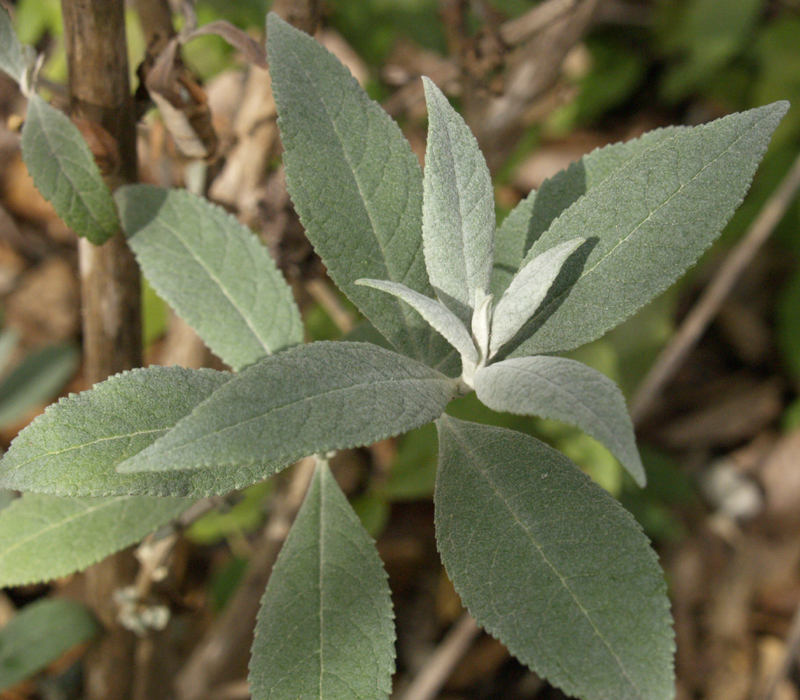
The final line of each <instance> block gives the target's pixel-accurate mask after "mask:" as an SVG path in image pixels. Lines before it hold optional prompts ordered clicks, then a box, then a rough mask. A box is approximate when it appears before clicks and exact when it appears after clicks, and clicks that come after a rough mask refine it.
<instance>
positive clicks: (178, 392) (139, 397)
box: [0, 367, 286, 497]
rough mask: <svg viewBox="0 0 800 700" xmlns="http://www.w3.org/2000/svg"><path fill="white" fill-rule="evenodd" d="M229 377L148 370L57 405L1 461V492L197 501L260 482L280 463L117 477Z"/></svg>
mask: <svg viewBox="0 0 800 700" xmlns="http://www.w3.org/2000/svg"><path fill="white" fill-rule="evenodd" d="M232 376H233V375H231V374H229V373H227V372H215V371H214V370H210V369H201V370H192V369H184V368H182V367H147V368H145V369H135V370H132V371H130V372H123V373H122V374H118V375H116V376H115V377H111V378H110V379H108V380H107V381H105V382H102V383H100V384H97V385H96V386H95V387H94V388H93V389H91V390H89V391H84V392H83V393H81V394H73V395H71V396H69V397H67V398H64V399H61V400H60V401H59V402H58V403H56V404H54V405H52V406H49V407H48V408H47V409H46V410H45V412H44V414H43V415H41V416H39V417H38V418H36V419H35V420H34V421H33V422H32V423H31V424H30V425H29V426H28V427H27V428H25V429H24V430H23V431H22V432H21V433H20V434H19V435H18V436H17V437H16V439H15V440H14V441H13V442H12V443H11V447H10V449H9V451H8V452H7V453H6V455H5V456H4V457H3V459H2V460H0V484H1V485H2V488H12V489H17V490H20V491H36V492H40V493H50V494H54V495H57V496H118V495H139V496H180V497H201V496H208V495H212V494H226V493H229V492H230V491H233V490H235V489H238V488H242V487H243V486H247V485H249V484H252V483H254V482H256V481H260V480H261V479H265V478H266V477H268V476H270V475H271V474H273V473H275V472H276V471H277V470H278V469H279V468H280V467H283V466H285V464H286V462H280V463H272V462H264V461H260V462H258V463H256V464H255V466H252V467H241V468H237V469H226V470H219V471H211V470H206V469H204V470H200V471H185V472H181V473H179V474H170V475H164V474H119V473H117V471H116V470H115V468H116V466H117V465H118V464H120V463H122V462H124V461H125V460H126V459H128V458H129V457H132V456H133V455H135V454H136V453H137V452H139V451H141V450H143V449H144V448H146V447H148V446H149V445H151V444H152V443H153V442H154V441H155V440H156V439H157V438H159V437H161V436H162V435H164V434H165V433H166V432H167V431H169V430H170V429H171V428H173V427H174V426H175V424H176V423H177V422H178V421H179V420H180V419H181V418H183V417H184V416H186V415H188V414H189V413H190V412H191V411H192V409H193V408H194V407H195V406H197V404H199V403H200V402H202V401H204V400H205V399H206V398H208V397H209V396H210V395H211V394H212V393H213V392H214V391H216V390H217V389H218V388H219V387H221V386H222V385H223V384H224V383H225V382H227V381H228V380H229V379H230V378H231V377H232Z"/></svg>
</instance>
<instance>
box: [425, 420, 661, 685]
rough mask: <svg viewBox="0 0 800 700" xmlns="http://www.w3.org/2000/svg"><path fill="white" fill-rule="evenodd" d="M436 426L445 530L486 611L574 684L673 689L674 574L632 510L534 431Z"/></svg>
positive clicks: (445, 553)
mask: <svg viewBox="0 0 800 700" xmlns="http://www.w3.org/2000/svg"><path fill="white" fill-rule="evenodd" d="M437 426H438V428H439V439H440V455H441V456H440V463H439V473H438V475H437V481H436V496H435V504H436V537H437V542H438V546H439V551H440V553H441V555H442V561H443V562H444V564H445V567H446V568H447V572H448V574H449V576H450V578H451V580H452V581H453V583H454V584H455V587H456V590H457V591H458V593H459V594H460V596H461V599H462V601H463V602H464V604H465V605H466V606H467V608H468V609H469V611H470V612H471V613H472V615H473V616H474V617H475V619H476V620H477V621H478V622H479V623H480V624H482V625H483V626H484V627H485V628H486V630H487V631H488V632H490V633H491V634H493V635H495V636H496V637H497V638H498V639H500V640H501V641H502V642H503V643H504V644H505V645H506V646H507V647H508V649H509V651H510V652H511V653H512V654H514V655H515V656H516V657H517V658H519V659H520V660H521V661H522V662H524V663H525V664H527V665H528V666H530V667H531V668H532V669H533V670H534V671H535V672H536V673H538V674H539V675H541V676H543V677H544V678H546V679H547V680H548V681H550V682H551V683H553V684H554V685H556V686H558V687H560V688H561V689H562V690H564V692H566V693H567V694H568V695H575V696H578V697H581V698H584V700H645V699H646V700H671V699H672V698H673V697H674V693H675V688H674V678H673V673H672V654H673V651H674V643H673V634H672V629H671V627H670V614H669V600H668V599H667V595H666V584H665V582H664V578H663V574H662V572H661V570H660V568H659V566H658V562H657V560H656V556H655V553H654V552H653V551H652V549H650V547H649V544H648V542H647V538H645V536H644V535H643V534H642V531H641V528H640V527H639V525H638V524H637V523H636V522H635V521H634V519H633V517H632V516H631V515H630V514H629V513H628V512H627V511H625V510H624V509H623V508H622V507H621V506H620V505H619V503H617V502H616V501H615V500H614V499H613V498H612V497H611V496H609V495H608V494H607V493H606V492H605V491H603V490H602V489H601V488H600V487H599V486H597V485H596V484H594V483H593V482H592V481H591V479H589V477H588V476H586V475H585V474H584V473H583V472H581V471H580V470H579V469H577V467H576V466H575V465H574V464H572V462H570V461H569V460H568V459H567V458H566V457H564V455H562V454H561V453H560V452H557V451H555V450H554V449H552V448H550V447H548V446H547V445H545V444H544V443H541V442H539V441H538V440H536V439H534V438H532V437H529V436H527V435H523V434H521V433H516V432H513V431H509V430H504V429H502V428H495V427H491V426H482V425H477V424H474V423H464V422H461V421H458V420H456V419H454V418H450V417H443V418H442V419H441V420H439V421H438V422H437Z"/></svg>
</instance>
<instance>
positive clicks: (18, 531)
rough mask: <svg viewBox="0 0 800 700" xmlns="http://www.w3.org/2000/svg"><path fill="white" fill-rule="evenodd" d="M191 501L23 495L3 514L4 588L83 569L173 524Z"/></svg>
mask: <svg viewBox="0 0 800 700" xmlns="http://www.w3.org/2000/svg"><path fill="white" fill-rule="evenodd" d="M193 502H194V501H192V500H190V499H184V498H148V497H146V496H114V497H111V498H59V497H58V496H50V495H47V494H40V493H24V494H22V496H21V497H20V498H18V499H16V500H15V501H14V502H13V503H12V504H11V505H10V506H8V507H6V508H4V509H3V510H2V511H0V586H20V585H25V584H28V583H35V582H37V581H49V580H51V579H54V578H59V577H61V576H66V575H67V574H71V573H74V572H75V571H80V570H81V569H85V568H86V567H87V566H90V565H91V564H94V563H95V562H98V561H100V560H101V559H104V558H105V557H107V556H108V555H110V554H113V553H114V552H118V551H119V550H121V549H124V548H125V547H127V546H129V545H132V544H134V543H135V542H138V541H139V540H141V539H142V538H143V537H144V536H145V535H148V534H150V533H151V532H153V531H154V530H157V529H158V528H159V527H161V526H162V525H165V524H166V523H168V522H170V521H171V520H174V519H175V518H177V517H178V516H179V515H180V514H181V513H183V512H184V511H185V510H186V509H187V508H189V506H191V505H192V503H193Z"/></svg>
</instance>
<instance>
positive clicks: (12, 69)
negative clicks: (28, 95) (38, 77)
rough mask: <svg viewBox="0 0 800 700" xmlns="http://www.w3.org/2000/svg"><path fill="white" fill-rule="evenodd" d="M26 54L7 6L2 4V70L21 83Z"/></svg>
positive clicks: (0, 11)
mask: <svg viewBox="0 0 800 700" xmlns="http://www.w3.org/2000/svg"><path fill="white" fill-rule="evenodd" d="M25 69H26V66H25V54H24V53H23V52H22V44H20V43H19V39H18V38H17V33H16V32H15V31H14V25H13V23H12V22H11V17H10V16H9V14H8V10H6V8H5V7H2V6H0V70H2V71H4V72H6V73H8V74H9V75H10V76H11V77H12V78H14V80H16V81H17V83H19V82H20V81H21V80H22V76H23V75H24V74H25Z"/></svg>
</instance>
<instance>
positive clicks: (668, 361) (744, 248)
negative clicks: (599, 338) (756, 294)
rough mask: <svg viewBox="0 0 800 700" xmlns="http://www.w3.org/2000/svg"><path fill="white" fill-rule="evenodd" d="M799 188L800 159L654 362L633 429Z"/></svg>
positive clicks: (635, 404) (634, 409) (637, 400)
mask: <svg viewBox="0 0 800 700" xmlns="http://www.w3.org/2000/svg"><path fill="white" fill-rule="evenodd" d="M799 187H800V156H798V157H797V159H796V160H795V161H794V163H793V165H792V167H791V169H790V170H789V172H788V173H787V174H786V176H785V177H784V178H783V181H782V182H781V184H780V186H779V187H778V189H776V190H775V192H774V193H773V194H772V196H771V197H770V198H769V199H768V200H767V203H766V204H765V205H764V207H763V208H762V209H761V212H760V213H759V215H758V217H757V218H756V220H755V221H754V222H753V223H752V225H751V226H750V229H749V230H748V231H747V233H746V234H745V236H744V238H742V240H741V241H739V243H738V244H737V245H736V247H735V248H734V249H733V250H732V251H731V252H730V253H729V254H728V257H727V258H726V260H725V262H724V263H723V264H722V267H720V269H719V271H718V272H717V274H716V276H715V277H714V279H713V280H712V282H711V284H709V285H708V287H706V289H705V291H704V292H703V294H702V296H701V297H700V299H699V300H698V301H697V303H696V304H695V306H694V308H693V309H692V310H691V312H690V313H689V315H688V316H687V317H686V318H685V319H684V320H683V322H682V323H681V326H680V328H678V331H677V332H676V333H675V335H673V337H672V340H670V342H669V343H668V344H667V346H666V347H665V348H664V349H663V350H662V351H661V353H660V354H659V356H658V358H656V361H655V362H654V363H653V366H652V367H651V369H650V371H649V372H648V374H647V376H646V377H645V378H644V380H643V381H642V383H641V385H640V386H639V388H638V390H637V391H636V394H635V396H634V398H633V401H632V402H631V409H630V410H631V418H632V419H633V422H634V425H637V424H639V423H641V422H642V419H643V418H645V417H646V415H647V412H648V411H649V410H650V409H651V408H652V405H653V402H654V401H655V399H656V398H657V397H658V394H659V393H660V391H661V390H662V389H663V387H664V385H665V384H666V383H667V382H668V381H669V380H670V379H671V378H672V376H673V374H674V373H675V371H676V370H677V369H678V367H680V365H681V364H682V363H683V361H684V360H685V359H686V356H687V355H688V354H689V353H690V352H691V350H692V348H693V347H694V346H695V345H696V344H697V341H698V340H699V339H700V337H701V336H702V335H703V333H704V332H705V330H706V328H707V327H708V325H709V323H710V322H711V320H712V319H713V318H714V316H715V315H716V313H717V312H718V311H719V308H720V306H722V303H723V302H724V301H725V298H726V297H727V296H728V294H729V293H730V291H731V289H732V288H733V286H734V285H735V284H736V281H737V280H738V279H739V277H740V275H741V274H742V272H743V271H744V269H745V268H746V267H747V265H748V264H749V263H750V261H751V260H752V259H753V256H754V255H755V254H756V253H757V252H758V250H759V248H761V246H762V245H763V243H764V241H766V240H767V238H768V237H769V235H770V234H771V233H772V231H773V229H774V228H775V227H776V226H777V225H778V223H780V220H781V219H782V218H783V215H784V214H785V213H786V209H787V208H788V207H789V205H790V204H791V203H792V201H793V200H794V197H795V195H796V194H797V190H798V188H799Z"/></svg>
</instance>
